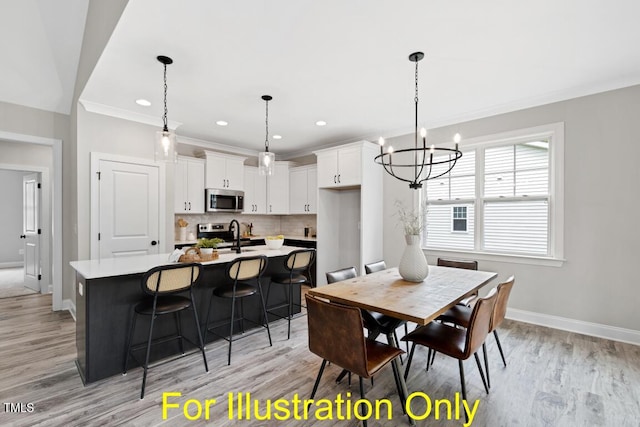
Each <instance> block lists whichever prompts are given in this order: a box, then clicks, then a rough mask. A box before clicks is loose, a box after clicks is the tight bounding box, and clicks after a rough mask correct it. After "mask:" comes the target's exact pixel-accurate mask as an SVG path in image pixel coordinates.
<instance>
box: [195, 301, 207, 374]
mask: <svg viewBox="0 0 640 427" xmlns="http://www.w3.org/2000/svg"><path fill="white" fill-rule="evenodd" d="M191 308H192V309H193V320H194V322H195V323H196V331H197V332H198V344H200V351H201V352H202V360H203V361H204V370H205V372H209V364H208V363H207V355H206V354H205V352H204V340H203V339H202V332H201V331H200V321H199V320H198V310H197V309H196V302H195V301H194V299H193V293H192V294H191ZM205 327H206V326H205Z"/></svg>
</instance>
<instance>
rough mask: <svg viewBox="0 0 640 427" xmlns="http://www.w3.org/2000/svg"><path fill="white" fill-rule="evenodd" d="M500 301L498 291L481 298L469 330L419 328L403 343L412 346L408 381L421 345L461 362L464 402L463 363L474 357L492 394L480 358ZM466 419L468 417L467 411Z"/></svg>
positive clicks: (433, 326) (432, 325) (431, 325)
mask: <svg viewBox="0 0 640 427" xmlns="http://www.w3.org/2000/svg"><path fill="white" fill-rule="evenodd" d="M497 299H498V293H497V291H496V289H495V288H494V289H492V290H491V292H490V293H489V295H487V296H486V297H484V298H479V299H478V300H477V302H476V304H475V305H474V307H473V310H472V311H471V317H470V319H469V327H468V328H467V329H459V328H456V327H454V326H449V325H446V324H444V323H438V322H431V323H429V324H427V325H425V326H420V327H419V328H418V329H416V330H414V331H413V332H411V333H409V335H407V336H405V337H404V338H402V339H403V340H406V341H409V342H411V343H412V345H411V351H410V353H409V359H408V361H407V367H406V369H405V372H404V378H405V380H406V378H407V377H408V375H409V370H410V369H411V361H412V359H413V355H414V352H415V349H416V344H419V345H422V346H424V347H428V348H429V349H430V351H432V350H433V351H437V352H439V353H442V354H445V355H447V356H449V357H453V358H454V359H458V368H459V370H460V384H461V387H462V399H463V401H466V400H467V389H466V385H465V379H464V364H463V361H464V360H467V359H468V358H469V357H471V355H473V356H474V358H475V360H476V365H477V366H478V371H479V372H480V377H481V378H482V383H483V385H484V389H485V391H486V392H487V394H488V393H489V386H488V384H487V382H486V380H485V376H484V373H483V372H482V366H481V365H480V358H479V357H478V349H479V348H480V347H481V346H482V343H484V340H485V339H486V337H487V335H488V334H489V328H490V327H491V316H492V313H493V309H494V306H495V304H496V301H497ZM429 357H430V355H429V354H427V360H429ZM465 417H467V413H466V411H465ZM468 421H469V420H468V419H467V422H468Z"/></svg>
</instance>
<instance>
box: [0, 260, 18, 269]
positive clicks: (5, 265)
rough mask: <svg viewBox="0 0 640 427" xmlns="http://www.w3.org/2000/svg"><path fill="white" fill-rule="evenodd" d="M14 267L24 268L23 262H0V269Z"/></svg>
mask: <svg viewBox="0 0 640 427" xmlns="http://www.w3.org/2000/svg"><path fill="white" fill-rule="evenodd" d="M16 267H24V262H22V261H12V262H0V268H16Z"/></svg>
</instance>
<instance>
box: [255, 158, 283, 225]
mask: <svg viewBox="0 0 640 427" xmlns="http://www.w3.org/2000/svg"><path fill="white" fill-rule="evenodd" d="M244 185H245V189H244V213H248V214H272V215H286V214H288V213H289V162H276V163H275V165H274V171H273V175H271V176H264V175H260V174H259V173H258V168H256V167H253V166H245V168H244Z"/></svg>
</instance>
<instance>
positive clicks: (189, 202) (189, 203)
mask: <svg viewBox="0 0 640 427" xmlns="http://www.w3.org/2000/svg"><path fill="white" fill-rule="evenodd" d="M189 210H191V202H189Z"/></svg>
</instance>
